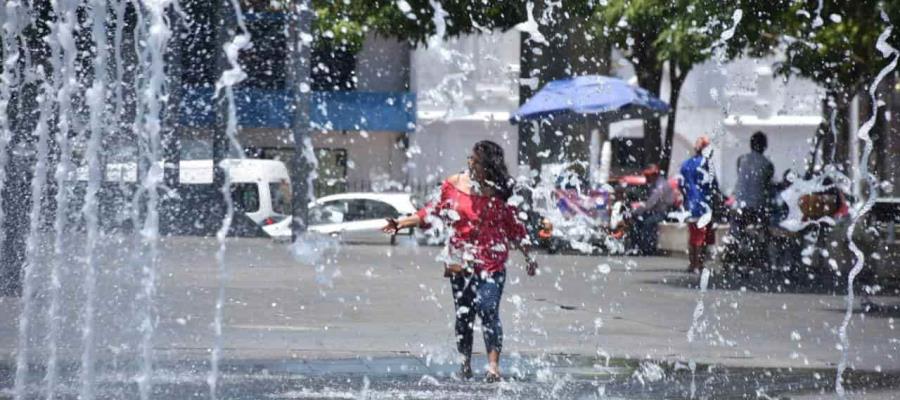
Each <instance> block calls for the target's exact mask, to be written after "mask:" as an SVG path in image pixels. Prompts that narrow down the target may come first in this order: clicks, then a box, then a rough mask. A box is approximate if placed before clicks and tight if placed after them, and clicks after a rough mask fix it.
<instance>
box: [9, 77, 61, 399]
mask: <svg viewBox="0 0 900 400" xmlns="http://www.w3.org/2000/svg"><path fill="white" fill-rule="evenodd" d="M35 78H36V79H38V80H39V81H41V88H42V91H43V93H42V94H40V95H39V96H38V98H37V103H38V105H39V107H40V114H39V116H38V122H37V125H36V126H35V129H34V135H35V136H37V138H38V142H37V156H36V157H37V161H36V163H35V166H34V179H32V181H31V199H32V202H31V213H30V218H31V219H30V226H29V231H28V232H29V234H28V239H27V240H26V243H25V260H26V261H25V265H23V269H24V271H23V272H24V276H23V277H22V298H23V299H24V301H23V304H22V312H21V314H20V315H19V342H18V343H19V344H18V351H17V353H16V377H15V387H14V398H15V399H16V400H22V399H24V398H25V395H26V393H25V389H26V385H27V382H26V381H27V379H28V360H29V350H30V347H31V339H30V330H29V325H30V323H31V320H30V319H31V315H32V313H33V308H34V301H33V297H34V286H35V284H36V282H34V277H33V276H34V272H35V271H34V269H35V268H36V265H37V260H38V258H39V256H40V254H39V252H40V248H39V247H40V241H41V237H40V236H41V229H40V228H41V226H40V224H41V222H40V221H41V201H40V199H41V198H42V197H43V195H44V190H45V187H46V183H47V163H48V156H49V153H50V149H49V144H48V141H49V136H50V133H49V127H48V120H49V119H50V114H51V112H52V100H51V94H52V93H53V87H52V85H51V83H50V79H49V77H47V74H46V72H44V68H43V66H38V67H37V70H36V75H35Z"/></svg>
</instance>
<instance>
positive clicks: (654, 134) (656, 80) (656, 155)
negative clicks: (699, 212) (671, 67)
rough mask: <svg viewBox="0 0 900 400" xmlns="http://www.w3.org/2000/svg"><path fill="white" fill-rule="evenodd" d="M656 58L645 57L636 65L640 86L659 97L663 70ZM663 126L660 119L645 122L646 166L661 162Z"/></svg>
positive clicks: (650, 119)
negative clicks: (655, 60)
mask: <svg viewBox="0 0 900 400" xmlns="http://www.w3.org/2000/svg"><path fill="white" fill-rule="evenodd" d="M654 59H655V57H650V56H644V57H641V61H640V62H639V63H638V64H636V65H634V67H635V72H636V74H637V79H638V84H639V85H640V86H641V87H642V88H644V89H646V90H647V91H649V92H650V93H652V94H653V95H654V96H656V97H659V91H660V87H661V86H662V68H660V67H659V66H658V65H657V64H656V63H655V62H654ZM645 60H646V61H645ZM661 133H662V125H661V124H660V119H659V118H649V119H645V120H644V165H645V166H646V165H649V164H658V163H659V161H660V150H661V148H662V146H661V142H662V141H661V140H660V138H661V135H660V134H661Z"/></svg>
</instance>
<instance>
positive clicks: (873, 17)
mask: <svg viewBox="0 0 900 400" xmlns="http://www.w3.org/2000/svg"><path fill="white" fill-rule="evenodd" d="M818 7H819V2H818V1H802V2H797V3H794V4H793V5H792V6H791V8H790V10H789V11H788V12H786V13H784V14H782V20H781V25H782V27H783V32H784V42H785V43H786V45H787V49H786V60H785V61H784V62H783V63H781V64H779V65H778V68H777V71H778V72H779V73H781V74H783V75H785V76H802V77H805V78H809V79H812V80H813V81H815V82H816V83H818V84H820V85H822V86H823V87H825V88H826V89H827V90H828V91H829V92H831V93H832V94H837V95H839V97H842V98H846V97H847V96H849V95H851V94H852V93H855V92H856V91H858V90H860V89H862V88H863V87H864V85H865V84H866V83H868V82H869V81H871V80H872V79H873V78H874V76H875V75H876V74H877V73H878V71H879V70H880V69H881V68H882V67H883V66H884V65H885V63H886V61H885V60H884V58H883V57H882V55H881V53H880V52H879V51H878V50H877V49H876V47H875V44H876V41H877V39H878V36H879V35H881V34H882V32H884V30H885V29H886V28H887V27H888V26H889V25H890V24H891V23H900V4H898V3H897V2H882V1H878V0H853V1H851V0H846V1H840V0H838V1H834V0H833V1H823V2H822V7H821V9H819V8H818ZM882 10H884V12H885V15H886V16H887V17H888V19H889V21H885V20H883V19H882V16H881V12H882ZM888 42H889V43H891V44H892V45H893V46H894V47H897V46H898V44H900V32H898V31H897V30H896V29H895V30H893V32H892V34H891V36H890V37H889V39H888Z"/></svg>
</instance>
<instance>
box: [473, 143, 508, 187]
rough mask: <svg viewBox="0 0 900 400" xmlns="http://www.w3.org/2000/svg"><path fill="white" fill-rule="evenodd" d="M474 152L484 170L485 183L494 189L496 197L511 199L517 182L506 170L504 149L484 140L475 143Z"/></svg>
mask: <svg viewBox="0 0 900 400" xmlns="http://www.w3.org/2000/svg"><path fill="white" fill-rule="evenodd" d="M472 152H473V153H475V154H476V155H477V156H478V160H479V163H480V164H481V167H482V168H484V180H485V183H486V184H488V185H491V186H492V187H493V188H494V191H495V193H496V194H495V196H497V197H499V198H500V199H502V200H503V201H506V200H507V199H509V196H512V193H513V184H514V183H515V181H514V180H513V178H512V176H510V175H509V170H507V169H506V160H505V159H504V158H503V148H502V147H500V145H499V144H497V143H494V142H492V141H490V140H482V141H480V142H478V143H475V147H474V148H473V149H472Z"/></svg>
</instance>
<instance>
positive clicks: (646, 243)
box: [631, 212, 666, 255]
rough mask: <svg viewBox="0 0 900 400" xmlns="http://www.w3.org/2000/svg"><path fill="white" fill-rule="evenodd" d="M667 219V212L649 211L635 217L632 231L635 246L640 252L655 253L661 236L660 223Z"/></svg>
mask: <svg viewBox="0 0 900 400" xmlns="http://www.w3.org/2000/svg"><path fill="white" fill-rule="evenodd" d="M665 219H666V213H661V212H648V213H645V214H643V215H639V216H637V217H636V218H635V219H634V223H633V226H632V231H631V233H632V234H633V235H634V237H633V238H632V244H633V248H634V249H636V250H637V251H638V252H639V253H640V254H643V255H653V254H654V253H656V244H657V240H658V236H659V223H660V222H662V221H664V220H665Z"/></svg>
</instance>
